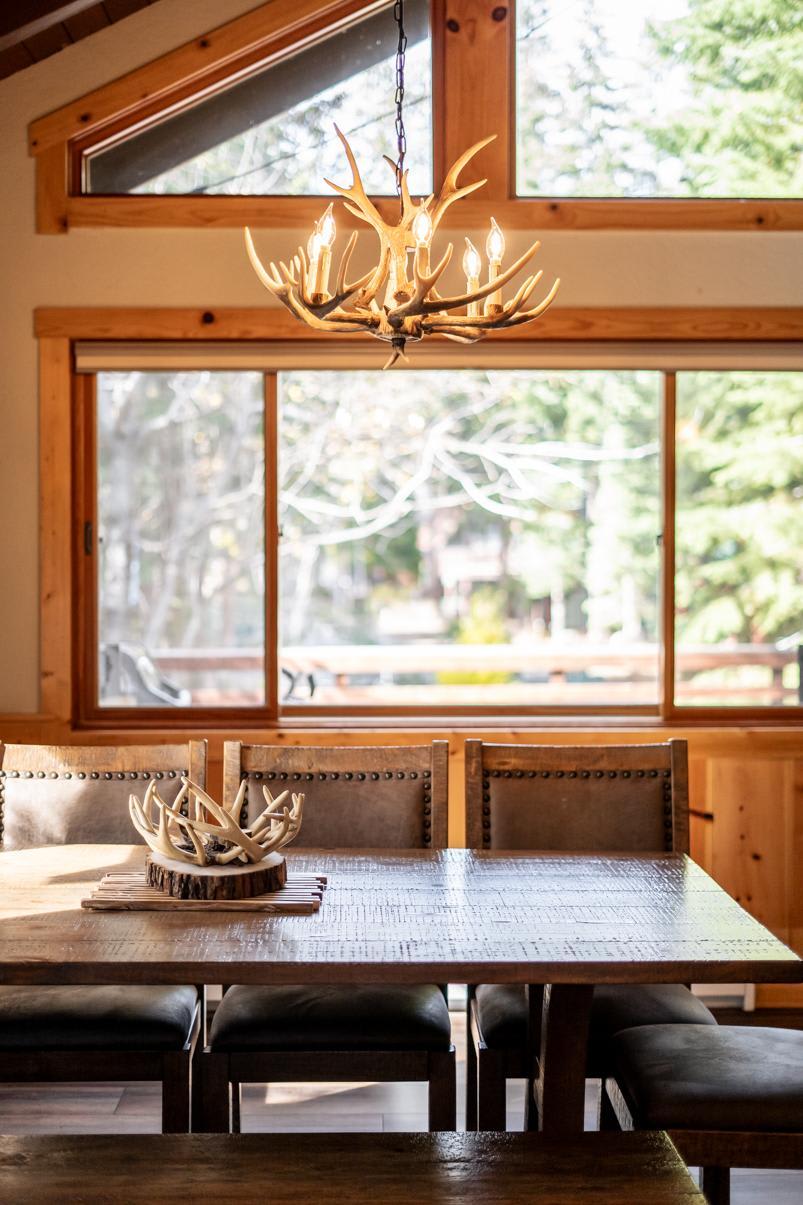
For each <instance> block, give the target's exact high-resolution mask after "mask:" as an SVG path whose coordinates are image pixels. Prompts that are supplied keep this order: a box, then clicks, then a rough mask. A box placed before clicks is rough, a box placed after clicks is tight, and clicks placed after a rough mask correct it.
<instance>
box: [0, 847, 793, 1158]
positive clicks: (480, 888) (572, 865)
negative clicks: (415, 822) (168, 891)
mask: <svg viewBox="0 0 803 1205" xmlns="http://www.w3.org/2000/svg"><path fill="white" fill-rule="evenodd" d="M145 854H146V850H145V848H144V847H143V846H123V845H73V846H59V847H44V848H39V849H27V850H18V851H8V852H4V853H2V854H0V983H4V984H31V985H33V984H54V983H57V984H66V983H69V984H110V983H150V984H157V983H206V984H215V983H226V984H238V983H251V984H290V983H305V984H316V983H321V984H324V983H331V984H348V983H363V984H368V983H386V984H405V983H406V984H410V983H427V982H435V983H466V984H477V983H520V984H527V985H532V988H536V987H537V988H538V989H539V990H538V992H537V993H536V991H534V990H533V991H531V996H532V999H533V1000H535V999H536V998H537V999H538V1000H539V1001H540V999H541V997H542V996H543V1018H542V1024H541V1025H540V1035H539V1037H538V1047H537V1048H535V1049H534V1050H533V1052H532V1053H533V1065H534V1066H535V1065H536V1060H537V1063H538V1065H539V1067H540V1074H539V1076H538V1078H537V1091H538V1094H539V1105H540V1108H539V1117H540V1124H541V1127H542V1128H543V1129H544V1130H545V1131H546V1132H548V1133H551V1134H554V1135H563V1136H571V1135H574V1134H576V1133H578V1132H579V1131H580V1130H582V1128H583V1100H584V1080H585V1060H586V1050H585V1042H584V1040H583V1039H584V1036H587V1031H588V1021H589V1016H590V1010H591V999H592V993H593V988H594V985H595V984H603V983H689V982H695V983H706V982H715V983H727V982H753V983H767V982H770V983H781V982H783V983H789V982H795V983H797V982H801V981H803V963H802V962H801V960H800V959H799V958H798V956H797V955H796V954H795V953H794V952H793V951H792V950H790V949H789V948H788V947H787V946H785V945H784V944H783V943H782V942H781V941H779V940H778V939H777V938H776V937H774V936H773V935H772V933H770V932H769V931H768V930H767V929H765V928H764V926H763V925H761V924H760V923H759V922H758V921H757V920H755V919H754V918H753V917H751V916H750V915H749V914H748V913H747V912H745V911H744V909H743V908H741V907H740V906H739V905H738V904H737V903H736V902H735V901H734V900H732V899H731V898H730V896H728V895H727V893H726V892H725V891H723V890H722V888H721V887H719V886H718V885H717V884H716V883H715V882H714V880H713V879H712V878H710V877H709V875H707V874H706V873H705V871H703V870H702V869H701V868H700V867H699V866H697V865H696V864H695V863H694V862H692V861H691V859H690V858H688V857H687V856H686V855H678V854H658V855H647V854H643V855H639V854H622V855H610V854H606V855H597V854H587V853H577V854H572V853H502V852H479V851H476V850H467V849H448V850H442V851H437V852H420V851H410V852H407V851H400V852H392V853H389V852H387V851H371V850H365V851H359V852H356V851H355V852H338V853H333V852H331V851H321V852H316V851H309V850H305V851H303V852H302V851H299V852H297V853H294V852H292V851H290V852H289V853H288V857H287V860H288V866H289V869H290V870H291V872H292V871H301V870H303V871H306V872H310V871H312V872H317V873H321V874H324V875H326V877H327V880H328V886H327V888H326V891H325V893H324V898H323V903H322V905H321V907H320V910H319V911H318V912H317V913H314V914H312V915H308V916H270V915H266V914H264V913H259V912H244V911H236V912H224V911H183V910H176V911H172V910H170V911H154V912H145V911H121V912H92V911H88V910H86V909H84V908H82V906H81V901H82V899H85V898H86V897H87V896H88V895H89V894H90V891H91V889H92V887H93V886H94V885H95V884H96V883H97V882H98V880H99V879H100V878H101V876H102V875H103V874H104V873H106V872H114V871H128V870H135V869H139V868H141V867H142V866H143V865H144V860H145ZM541 985H547V986H546V988H545V990H544V991H543V992H541V991H540V987H541ZM539 1007H540V1005H539ZM535 1028H536V1027H534V1032H535Z"/></svg>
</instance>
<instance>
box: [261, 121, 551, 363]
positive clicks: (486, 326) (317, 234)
mask: <svg viewBox="0 0 803 1205" xmlns="http://www.w3.org/2000/svg"><path fill="white" fill-rule="evenodd" d="M335 131H336V133H337V136H338V138H339V139H340V141H341V142H342V144H343V148H344V150H345V153H346V159H347V161H348V164H349V167H350V168H351V177H352V178H351V184H350V185H348V187H345V186H343V185H340V184H333V183H332V182H331V181H330V180H327V181H326V183H327V184H328V185H329V187H330V188H333V189H334V190H335V192H337V193H339V195H340V196H341V197H342V198H344V203H345V207H346V209H347V210H348V212H349V213H351V214H354V215H355V216H356V217H358V218H360V219H361V220H362V221H364V222H366V223H367V224H368V225H369V226H371V227H372V228H373V229H374V230H375V231H376V232H377V235H378V236H379V243H380V255H379V260H378V263H377V266H376V268H374V269H373V270H372V271H370V272H367V273H366V274H365V276H362V277H361V278H360V279H359V280H357V281H355V282H354V283H353V284H347V283H346V272H347V270H348V265H349V263H350V261H351V256H352V253H353V251H354V248H355V245H356V242H357V234H356V232H354V233H352V235H351V237H350V238H349V241H348V243H347V245H346V248H345V251H344V252H343V256H342V258H341V261H340V266H339V269H338V272H337V278H336V284H335V291H334V293H329V292H328V291H327V290H328V283H329V271H330V267H331V248H332V244H333V243H334V237H335V223H334V218H333V217H332V213H331V210H332V206H331V205H330V206H329V209H327V211H326V213H325V214H324V215H323V217H322V218H321V219H320V221H319V222H318V223H317V224H316V227H315V230H314V231H313V234H312V237H311V238H310V242H309V245H308V248H307V251H305V250H304V248H303V247H299V248H298V250H297V252H296V254H295V255H294V256H293V259H292V261H291V263H290V265H289V266H288V265H286V264H284V263H280V264H279V266H278V268H277V267H276V265H275V264H273V263H271V264H270V268H269V270H268V269H266V268H265V267H264V265H263V264H262V262H261V260H260V259H259V256H258V255H257V252H256V248H255V247H254V241H253V239H252V237H251V232H250V230H248V229H247V228H246V231H245V245H246V249H247V251H248V256H249V259H250V260H251V263H252V265H253V267H254V270H255V272H256V274H257V276H258V277H259V279H260V280H261V281H262V283H263V285H264V286H265V288H266V289H268V290H269V291H270V292H271V293H272V294H273V296H274V297H276V298H277V300H279V301H281V302H282V304H283V305H285V306H287V308H288V309H289V310H290V311H291V313H293V314H295V315H296V317H297V318H301V319H302V320H303V321H304V322H306V323H307V324H308V325H309V326H311V327H313V328H314V329H315V330H320V331H329V332H337V333H342V334H346V333H353V332H359V331H367V332H368V333H369V334H371V335H373V336H375V338H377V339H383V340H385V341H386V342H389V343H391V344H392V346H393V352H392V353H391V356H390V357H389V359H388V361H387V363H386V364H385V367H386V368H389V367H390V366H391V365H393V364H395V363H396V362H397V360H399V359H406V356H405V355H404V348H405V344H406V343H407V342H408V341H413V342H417V341H419V340H420V339H422V338H423V337H424V336H425V335H428V334H442V335H445V336H446V337H447V338H450V339H454V340H455V341H456V342H459V343H473V342H475V341H476V340H478V339H482V338H483V337H484V336H485V335H486V334H487V333H488V331H490V330H499V329H502V328H504V327H511V326H519V325H521V324H522V323H524V322H531V321H532V320H533V319H534V318H537V317H538V316H539V314H542V313H543V312H544V310H546V309H547V307H548V306H550V305H551V304H552V301H553V299H554V297H555V294H556V293H557V291H558V286H559V284H560V281H559V280H556V281H555V282H554V284H553V285H552V288H551V289H550V290H549V292H548V293H547V295H546V297H545V298H544V300H543V301H541V302H540V303H539V304H538V305H537V306H535V307H534V308H532V309H529V310H528V309H525V307H526V305H527V303H528V302H529V300H530V298H531V296H532V294H533V292H534V290H535V287H536V285H537V284H538V282H539V280H540V279H541V275H542V273H541V272H537V273H535V274H534V275H532V276H528V277H527V278H526V280H525V281H524V282H523V284H522V285H521V286H520V287H519V289H518V291H517V292H516V294H515V296H514V297H513V298H512V299H511V300H509V301H507V302H503V301H502V293H501V290H502V287H503V286H504V285H506V284H507V283H508V282H509V281H510V280H512V278H513V277H514V276H516V275H517V274H518V273H519V272H520V271H521V269H522V268H524V267H525V266H526V265H527V264H528V263H529V262H530V260H531V259H532V258H533V256H534V255H535V254H536V252H537V251H538V249H539V247H540V243H539V242H538V241H536V242H534V243H533V244H532V246H531V247H528V249H527V250H526V251H525V252H524V254H523V255H520V256H519V258H518V259H517V260H516V261H515V263H513V264H512V265H511V266H510V267H509V268H507V269H505V270H504V271H503V270H502V267H501V264H502V254H503V252H504V239H503V237H502V232H501V230H500V229H499V227H498V226H497V225H496V222H495V221H494V220H493V218H492V219H491V233H490V235H489V239H488V244H487V246H488V257H489V271H488V280H487V282H486V283H485V284H483V285H480V283H479V271H480V266H481V260H480V257H479V253H478V252H477V251H476V250H475V249H474V248H473V246H471V244H469V250H470V252H471V255H472V257H473V258H472V259H471V266H472V271H469V270H468V268H466V276H467V287H466V291H465V292H464V293H461V294H459V295H457V296H454V297H442V296H441V295H440V294H439V293H438V291H437V288H436V285H437V283H438V281H439V280H440V278H441V276H442V275H443V273H444V272H445V270H446V268H447V266H448V264H449V262H450V260H451V258H452V252H453V246H452V244H451V243H450V244H449V245H448V247H447V249H446V252H445V253H444V255H443V256H442V258H441V260H440V261H439V263H438V265H437V266H436V267H435V268H434V269H433V270H430V267H429V256H430V247H431V242H432V237H433V235H434V233H435V231H436V230H437V228H438V226H439V224H440V222H441V221H442V219H443V216H444V214H445V213H446V211H447V209H448V208H449V206H450V205H452V204H453V202H455V201H458V200H460V199H461V198H463V197H467V196H468V195H469V194H470V193H473V192H475V191H476V189H478V188H481V187H482V185H483V184H484V183H485V180H477V181H474V182H473V183H471V184H465V185H458V177H459V175H460V173H461V171H462V170H463V169H464V168H465V167H466V166H467V164H468V163H469V162H470V161H471V160H472V159H473V158H474V156H475V155H476V154H478V153H479V151H481V150H482V149H483V147H485V146H487V145H488V144H489V143H490V142H492V141H493V139H494V138H495V135H493V134H492V135H491V136H490V137H488V138H484V139H482V141H480V142H477V143H475V144H474V146H472V147H469V149H468V150H467V151H464V153H463V154H462V155H461V156H460V157H459V158H458V159H457V160H455V162H454V163H453V164H452V167H451V168H450V169H449V171H448V172H447V173H446V176H445V178H444V181H443V184H442V185H441V189H440V192H439V193H438V195H437V197H434V196H429V197H427V198H425V199H422V200H421V201H420V202H419V203H418V204H416V203H415V202H414V201H413V200H412V198H411V197H410V190H409V185H408V180H407V173H406V172H404V173H402V175H401V178H400V181H399V189H400V199H401V215H400V217H399V219H398V221H397V222H395V223H392V222H386V221H385V219H384V218H383V217H382V214H381V213H380V212H379V210H378V209H377V207H376V205H375V204H374V203H373V201H372V200H371V199H370V197H369V196H368V194H367V193H366V191H365V186H364V185H363V182H362V177H361V176H360V172H359V168H358V167H357V161H356V159H355V157H354V153H353V151H352V149H351V147H350V146H349V143H348V140H347V139H346V137H345V135H344V134H343V133H342V132H341V131H340V130H339V129H338V128H337V126H335ZM385 158H386V159H387V162H388V163H389V164H390V166H391V168H392V169H393V171H394V173H396V171H397V165H396V164H395V163H393V161H392V160H391V159H389V158H388V157H387V156H385ZM492 241H493V245H492ZM410 252H412V280H411V279H410V275H409V273H410V264H409V260H410ZM463 262H464V266H465V265H466V260H465V259H464V261H463ZM475 267H476V270H473V269H474V268H475ZM383 288H384V297H383V300H382V302H381V303H380V302H379V301H378V300H377V298H378V295H379V293H380V291H381V290H382V289H383ZM481 302H484V303H485V304H484V305H483V306H482V307H480V303H481ZM464 308H465V312H464V313H455V312H454V311H456V310H457V311H459V310H463V309H464Z"/></svg>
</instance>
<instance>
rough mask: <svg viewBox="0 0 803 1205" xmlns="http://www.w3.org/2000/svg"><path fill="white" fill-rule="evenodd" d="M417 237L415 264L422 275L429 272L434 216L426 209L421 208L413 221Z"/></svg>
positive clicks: (414, 235)
mask: <svg viewBox="0 0 803 1205" xmlns="http://www.w3.org/2000/svg"><path fill="white" fill-rule="evenodd" d="M413 238H414V239H415V266H416V268H417V270H418V272H419V273H420V274H421V275H426V273H427V272H429V244H430V240H431V239H432V218H431V217H430V216H429V214H428V213H427V211H426V209H420V210H419V211H418V213H417V214H416V215H415V219H414V221H413Z"/></svg>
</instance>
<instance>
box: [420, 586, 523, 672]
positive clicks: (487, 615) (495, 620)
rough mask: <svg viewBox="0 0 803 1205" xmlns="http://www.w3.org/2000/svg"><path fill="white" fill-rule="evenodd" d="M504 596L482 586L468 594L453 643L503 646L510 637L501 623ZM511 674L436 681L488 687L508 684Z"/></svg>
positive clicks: (503, 617) (498, 591)
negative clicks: (498, 683)
mask: <svg viewBox="0 0 803 1205" xmlns="http://www.w3.org/2000/svg"><path fill="white" fill-rule="evenodd" d="M504 610H505V598H504V594H503V593H502V592H501V591H500V590H497V589H495V588H494V587H493V586H483V587H481V588H480V589H479V590H475V591H474V593H473V594H472V595H471V599H470V601H469V606H468V614H467V615H464V616H463V617H462V618H461V619H460V620H458V622H457V625H456V630H455V633H454V643H455V644H506V643H507V642H508V640H509V638H510V633H509V632H508V629H507V625H506V623H505V615H504ZM511 679H512V674H508V673H504V672H494V671H492V670H488V671H487V672H486V673H446V672H443V673H439V674H436V681H437V682H439V683H441V684H442V685H450V684H451V685H458V686H459V685H465V686H489V685H491V684H493V683H495V682H510V681H511Z"/></svg>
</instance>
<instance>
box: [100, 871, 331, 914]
mask: <svg viewBox="0 0 803 1205" xmlns="http://www.w3.org/2000/svg"><path fill="white" fill-rule="evenodd" d="M325 887H326V876H325V875H321V874H304V873H303V872H299V873H295V874H293V873H290V874H288V876H287V882H286V884H285V886H284V887H282V889H281V891H273V892H271V893H270V894H269V895H256V896H254V897H253V898H252V899H247V900H178V899H174V898H173V897H172V896H170V895H166V894H165V893H164V892H163V891H159V890H157V888H155V887H150V886H148V883H147V882H146V880H145V872H144V871H129V872H118V873H115V874H105V875H104V876H103V878H102V879H101V880H100V882H99V883H98V885H97V887H94V888H93V889H92V894H91V895H90V896H89V897H88V899H84V900H81V907H82V908H87V909H89V910H90V911H93V912H166V911H168V910H170V911H179V912H181V911H183V912H268V913H274V914H276V915H283V916H309V915H310V914H311V913H313V912H317V911H318V909H319V908H320V906H321V900H322V899H323V892H324V888H325Z"/></svg>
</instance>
